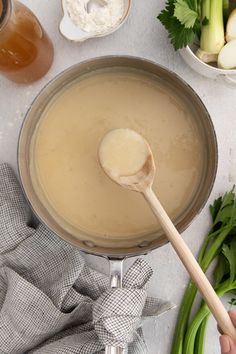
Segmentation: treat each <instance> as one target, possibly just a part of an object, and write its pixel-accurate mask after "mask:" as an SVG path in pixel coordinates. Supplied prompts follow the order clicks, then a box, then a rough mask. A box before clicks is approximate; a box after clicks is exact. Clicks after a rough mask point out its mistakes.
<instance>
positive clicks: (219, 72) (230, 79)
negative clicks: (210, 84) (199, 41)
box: [179, 45, 236, 87]
mask: <svg viewBox="0 0 236 354" xmlns="http://www.w3.org/2000/svg"><path fill="white" fill-rule="evenodd" d="M196 50H197V46H196V45H193V46H191V47H189V46H187V47H186V48H182V49H180V50H179V52H180V55H181V57H182V58H183V59H184V61H185V62H186V63H187V64H188V65H189V66H190V67H191V68H192V69H193V70H195V71H196V72H197V73H198V74H201V75H203V76H206V77H209V78H211V79H220V80H221V81H224V82H227V83H229V84H231V85H234V86H235V87H236V69H231V70H225V69H219V68H217V67H215V66H212V65H210V64H206V63H203V62H202V61H201V60H200V59H199V58H198V57H197V56H196V55H195V54H194V52H196Z"/></svg>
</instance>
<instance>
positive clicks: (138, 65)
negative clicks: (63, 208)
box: [18, 56, 218, 354]
mask: <svg viewBox="0 0 236 354" xmlns="http://www.w3.org/2000/svg"><path fill="white" fill-rule="evenodd" d="M117 67H120V68H125V69H130V70H134V69H137V70H142V71H144V72H147V73H149V74H152V75H155V76H156V77H157V78H158V79H159V80H161V81H162V82H165V83H166V84H167V85H168V86H169V87H170V88H171V90H173V92H181V93H182V95H184V97H185V99H187V100H188V102H189V104H190V105H191V107H192V109H193V110H194V111H195V112H197V116H198V118H197V122H196V123H197V125H198V127H199V129H200V130H201V132H202V136H203V141H204V151H205V164H204V168H203V169H202V176H201V179H200V182H199V186H198V188H197V191H196V192H195V194H194V195H193V198H192V200H191V202H190V203H189V205H188V207H187V209H186V210H184V211H183V212H182V214H181V215H180V216H179V218H178V220H176V222H175V224H176V227H177V229H178V230H179V231H180V232H182V231H183V230H185V229H186V228H187V226H188V225H189V224H190V223H191V221H192V220H193V219H194V217H195V216H196V215H197V214H198V213H199V212H200V211H201V209H202V208H203V206H204V205H205V203H206V201H207V199H208V196H209V194H210V192H211V189H212V186H213V183H214V180H215V175H216V170H217V160H218V153H217V141H216V135H215V131H214V127H213V124H212V121H211V119H210V116H209V114H208V112H207V110H206V108H205V106H204V104H203V103H202V101H201V100H200V98H199V97H198V95H197V94H196V93H195V92H194V90H193V89H192V88H191V87H190V86H189V85H187V84H186V83H185V82H184V81H183V80H182V79H180V78H179V77H178V76H177V75H176V74H174V73H173V72H170V71H169V70H167V69H165V68H163V67H161V66H159V65H157V64H155V63H153V62H150V61H148V60H145V59H141V58H136V57H128V56H108V57H101V58H95V59H92V60H88V61H85V62H83V63H80V64H77V65H75V66H73V67H71V68H69V69H67V70H66V71H64V72H63V73H61V74H60V75H59V76H57V77H56V78H55V79H54V80H53V81H51V82H50V83H49V84H48V85H47V86H46V87H44V89H43V90H42V91H41V92H40V93H39V95H38V96H37V97H36V99H35V100H34V102H33V104H32V105H31V107H30V109H29V111H28V113H27V115H26V118H25V120H24V122H23V125H22V129H21V133H20V137H19V145H18V168H19V175H20V179H21V183H22V186H23V190H24V192H25V194H26V197H27V199H28V201H29V203H30V205H31V206H32V208H33V210H34V212H35V213H36V215H37V216H38V218H39V219H40V220H41V221H42V222H43V223H44V224H46V225H47V226H48V227H49V228H50V229H51V230H52V231H53V232H54V233H55V234H56V235H58V236H59V237H61V238H62V239H63V240H65V241H67V242H69V243H71V244H72V245H74V246H75V247H78V248H79V249H80V250H82V251H83V252H86V253H89V254H94V255H99V256H102V257H106V258H107V259H108V260H109V261H110V274H111V287H121V286H122V262H123V260H124V259H125V258H127V257H131V256H138V255H143V254H146V253H148V252H149V251H151V250H153V249H155V248H157V247H160V246H162V245H164V244H165V243H167V239H166V238H165V235H164V234H163V233H162V232H161V231H160V232H157V233H156V234H152V235H145V236H144V237H143V238H142V240H140V237H139V238H138V239H135V238H132V242H129V244H128V246H127V247H122V248H121V247H120V246H119V242H117V240H116V243H115V244H114V245H113V246H112V247H111V246H108V247H105V246H104V242H103V243H101V244H100V240H99V238H98V240H97V242H94V241H91V240H90V238H89V235H85V234H84V233H83V232H82V231H81V232H80V234H79V235H77V236H76V237H75V236H74V235H73V234H72V233H70V232H69V231H67V230H65V229H64V228H63V227H62V226H60V225H59V224H58V223H57V221H56V220H55V219H54V218H53V216H52V215H51V214H50V213H49V211H48V209H47V208H46V207H45V206H44V204H43V202H42V201H41V200H40V198H39V197H38V195H37V193H36V191H35V190H34V187H33V183H32V178H31V174H30V166H29V165H30V145H31V140H32V136H33V134H34V131H35V128H36V126H37V123H38V122H39V120H40V118H41V115H42V112H43V111H44V109H45V108H46V107H47V105H48V104H49V102H50V101H51V100H52V99H53V97H55V95H56V94H57V93H58V92H60V91H61V90H62V89H63V87H65V86H66V85H69V84H70V83H72V82H73V81H74V80H75V79H78V78H80V77H82V76H83V75H85V74H88V73H90V74H92V73H93V72H96V71H97V70H101V69H109V70H113V69H114V68H117ZM98 207H99V206H98ZM122 352H123V351H122V349H121V348H113V347H109V348H106V353H114V354H118V353H122Z"/></svg>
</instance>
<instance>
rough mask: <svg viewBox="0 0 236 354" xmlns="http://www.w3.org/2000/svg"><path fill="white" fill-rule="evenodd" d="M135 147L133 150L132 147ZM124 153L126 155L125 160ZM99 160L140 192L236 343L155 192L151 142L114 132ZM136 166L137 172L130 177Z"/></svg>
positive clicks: (215, 298) (235, 333)
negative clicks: (153, 187) (153, 188)
mask: <svg viewBox="0 0 236 354" xmlns="http://www.w3.org/2000/svg"><path fill="white" fill-rule="evenodd" d="M129 136H130V140H129ZM139 143H140V144H139ZM132 144H133V147H132V146H131V145H132ZM135 144H136V146H135ZM134 146H135V148H137V151H138V150H139V151H138V152H139V153H140V154H141V155H142V156H140V159H139V156H137V154H135V149H134ZM145 149H146V150H145ZM129 153H130V154H129ZM122 154H124V160H125V161H122ZM145 154H146V155H145ZM144 157H145V158H144ZM138 159H139V160H138ZM99 160H100V163H101V165H102V167H103V169H104V170H105V172H106V174H107V175H108V176H109V177H110V178H111V179H112V180H113V181H115V182H116V183H118V184H119V185H121V186H122V187H125V188H128V189H131V190H133V191H136V192H140V193H142V194H143V195H144V197H145V199H146V200H147V202H148V203H149V205H150V207H151V208H152V211H153V213H154V214H155V216H156V217H157V219H158V221H159V223H160V224H161V226H162V228H163V230H164V232H165V235H166V237H167V238H168V240H169V241H170V243H171V244H172V246H173V248H174V249H175V251H176V253H177V255H178V256H179V258H180V259H181V261H182V263H183V264H184V266H185V268H186V269H187V271H188V273H189V274H190V276H191V278H192V280H193V281H194V283H195V284H196V286H197V287H198V289H199V291H200V293H201V295H202V297H203V298H204V300H205V302H206V303H207V305H208V307H209V309H210V310H211V312H212V314H213V315H214V317H215V319H216V321H217V322H218V325H219V327H220V328H221V330H222V331H223V332H224V333H225V334H227V335H229V336H230V337H231V338H233V339H234V340H236V329H235V328H234V326H233V324H232V322H231V319H230V317H229V315H228V313H227V311H226V310H225V308H224V306H223V304H222V303H221V301H220V299H219V297H218V296H217V295H216V293H215V291H214V289H213V288H212V286H211V284H210V282H209V281H208V279H207V278H206V276H205V274H204V273H203V271H202V269H201V267H200V266H199V264H198V262H197V261H196V259H195V258H194V256H193V254H192V253H191V251H190V249H189V248H188V246H187V245H186V243H185V242H184V240H183V239H182V237H181V235H180V234H179V232H178V230H177V229H176V228H175V226H174V224H173V223H172V221H171V220H170V218H169V216H168V215H167V213H166V211H165V210H164V208H163V207H162V205H161V203H160V201H159V200H158V199H157V196H156V195H155V193H154V192H153V190H152V184H153V180H154V176H155V170H156V168H155V163H154V159H153V154H152V151H151V148H150V146H149V144H148V142H147V141H146V140H145V139H144V138H143V137H142V136H141V135H139V134H137V133H136V132H134V131H133V130H130V129H115V130H112V131H110V132H109V133H108V134H107V135H106V136H105V137H104V139H103V140H102V142H101V144H100V147H99ZM139 162H140V165H139V168H137V167H138V163H139ZM133 164H134V173H132V174H130V171H131V170H132V165H133ZM130 166H131V167H130ZM113 167H114V168H113ZM127 168H128V170H129V174H128V175H127V173H125V174H124V173H123V172H126V171H128V170H127Z"/></svg>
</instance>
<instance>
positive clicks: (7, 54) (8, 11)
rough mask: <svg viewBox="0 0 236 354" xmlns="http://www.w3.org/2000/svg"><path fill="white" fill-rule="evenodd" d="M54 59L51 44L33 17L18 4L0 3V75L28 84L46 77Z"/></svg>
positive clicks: (24, 7)
mask: <svg viewBox="0 0 236 354" xmlns="http://www.w3.org/2000/svg"><path fill="white" fill-rule="evenodd" d="M53 56H54V50H53V45H52V42H51V40H50V38H49V37H48V35H47V34H46V32H45V31H44V29H43V28H42V26H41V24H40V22H39V21H38V19H37V18H36V17H35V15H34V14H33V13H32V12H31V11H30V10H29V9H28V8H27V7H26V6H25V5H23V4H21V3H20V2H19V1H15V0H0V72H1V73H2V74H3V75H4V76H6V77H7V78H8V79H10V80H12V81H15V82H18V83H29V82H32V81H35V80H38V79H40V78H41V77H42V76H43V75H45V74H46V72H47V71H48V70H49V68H50V67H51V65H52V61H53Z"/></svg>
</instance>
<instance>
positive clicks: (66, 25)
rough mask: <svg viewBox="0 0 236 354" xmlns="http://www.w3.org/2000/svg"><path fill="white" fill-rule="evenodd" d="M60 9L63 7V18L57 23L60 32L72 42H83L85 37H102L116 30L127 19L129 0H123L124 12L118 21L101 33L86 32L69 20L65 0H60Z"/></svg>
mask: <svg viewBox="0 0 236 354" xmlns="http://www.w3.org/2000/svg"><path fill="white" fill-rule="evenodd" d="M61 3H62V9H63V18H62V20H61V22H60V25H59V30H60V32H61V34H62V35H63V36H64V37H65V38H66V39H69V40H70V41H74V42H83V41H85V40H86V39H89V38H96V37H104V36H107V35H108V34H111V33H113V32H115V31H116V30H118V28H120V27H121V26H122V25H123V23H124V22H125V21H126V20H127V18H128V15H129V12H130V7H131V0H124V4H125V6H124V14H123V16H122V18H121V19H120V21H119V22H118V23H117V25H115V26H114V27H112V28H110V29H109V30H108V31H106V32H104V31H103V32H101V33H97V32H96V33H92V32H86V31H84V30H83V29H81V28H80V27H78V26H76V25H75V24H74V22H73V21H72V20H71V18H70V16H69V14H68V11H67V8H66V0H62V1H61Z"/></svg>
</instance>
